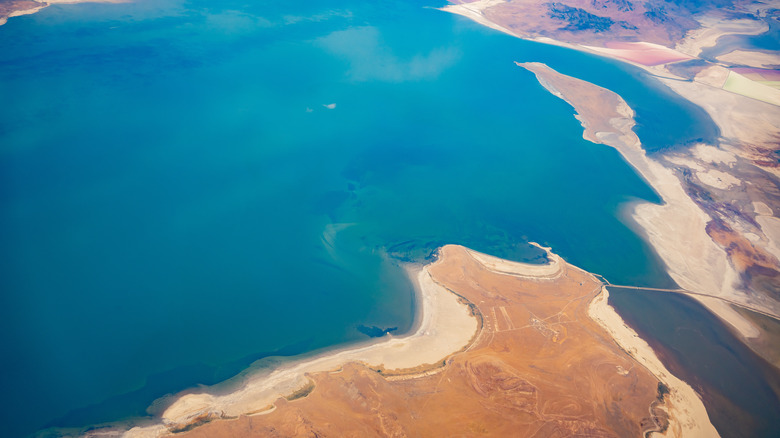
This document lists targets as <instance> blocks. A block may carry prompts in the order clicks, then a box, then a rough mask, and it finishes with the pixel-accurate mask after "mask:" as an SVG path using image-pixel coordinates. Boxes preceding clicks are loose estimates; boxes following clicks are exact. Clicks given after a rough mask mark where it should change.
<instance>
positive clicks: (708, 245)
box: [518, 63, 780, 337]
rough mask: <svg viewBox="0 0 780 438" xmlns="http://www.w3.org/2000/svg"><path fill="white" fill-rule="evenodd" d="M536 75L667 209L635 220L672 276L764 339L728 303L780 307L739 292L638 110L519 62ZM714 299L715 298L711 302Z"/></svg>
mask: <svg viewBox="0 0 780 438" xmlns="http://www.w3.org/2000/svg"><path fill="white" fill-rule="evenodd" d="M518 65H520V66H521V67H524V68H526V69H528V70H530V71H532V72H534V74H536V76H537V78H538V79H539V81H540V83H541V84H542V85H543V86H544V87H545V88H547V89H548V90H550V92H551V93H552V94H554V95H556V96H558V97H560V98H562V99H564V100H565V101H566V102H568V103H569V104H571V105H572V107H574V109H575V111H576V116H575V117H577V119H579V120H580V122H581V123H582V125H583V127H584V128H585V130H584V134H583V137H584V138H585V139H586V140H589V141H591V142H593V143H598V144H605V145H607V146H611V147H614V148H615V149H617V150H618V151H619V152H620V153H621V155H623V157H624V158H625V160H626V161H627V162H628V163H629V164H630V165H631V166H632V167H634V168H635V169H636V170H637V172H638V173H639V174H640V175H641V176H642V177H643V178H644V179H645V180H646V181H647V182H648V184H649V185H650V186H652V187H653V188H654V189H655V190H656V191H657V192H658V194H659V195H660V196H661V198H662V199H663V200H664V204H663V205H653V204H648V203H641V204H636V205H634V207H633V213H632V217H633V220H634V221H636V223H638V224H639V225H640V226H641V228H642V230H643V231H644V232H645V233H646V236H647V239H648V240H649V241H650V243H651V244H652V245H653V247H654V248H655V249H656V251H657V252H658V254H659V255H660V256H661V258H662V259H663V260H664V262H665V264H666V267H667V270H668V272H669V274H670V275H671V277H672V278H673V279H674V280H675V282H677V284H679V285H680V286H681V287H682V288H683V289H686V290H688V291H691V292H695V293H696V294H694V295H692V296H693V297H694V298H696V299H698V300H699V301H701V302H702V303H703V304H704V305H705V306H707V307H708V308H709V309H710V310H711V311H713V312H714V313H715V314H717V315H718V316H720V317H721V318H722V319H724V320H726V321H728V322H729V323H730V324H731V325H732V326H733V327H734V328H736V329H737V330H738V331H739V332H740V333H741V334H742V335H743V336H744V337H755V336H758V329H757V328H756V327H755V325H754V324H753V323H751V322H750V321H749V320H747V319H745V318H744V317H742V316H741V315H740V314H739V313H738V312H736V311H735V310H733V309H731V307H730V306H729V305H723V304H722V303H723V302H726V303H738V304H739V305H741V306H744V307H746V308H748V309H756V310H762V311H763V310H764V308H765V307H766V306H769V307H770V310H771V311H772V312H773V314H777V315H780V303H776V302H756V301H755V300H754V299H753V297H751V296H750V295H748V294H746V293H744V292H742V291H739V290H737V289H736V288H734V286H733V285H734V284H735V283H736V281H737V278H738V273H737V272H736V270H735V269H734V268H733V266H732V265H731V264H730V263H729V260H728V257H727V253H726V251H725V250H724V249H723V248H721V247H720V246H718V245H717V244H716V243H715V242H714V241H713V240H712V238H711V237H710V236H709V235H708V234H707V231H706V228H707V223H708V222H709V221H710V218H709V216H708V215H707V214H706V213H705V212H704V211H702V209H701V208H700V207H699V206H698V205H697V204H696V203H695V202H694V201H693V200H692V199H691V198H690V197H689V196H688V194H687V193H686V192H685V190H684V189H683V186H682V184H681V183H680V181H679V180H678V179H677V177H676V176H675V175H674V173H673V172H672V171H671V170H670V169H668V168H666V167H664V166H663V165H662V164H661V163H659V162H657V161H655V160H653V159H651V158H649V157H648V156H647V154H646V153H645V151H644V149H642V147H641V143H640V141H639V138H638V137H637V136H636V134H635V133H634V131H633V130H632V128H633V126H634V123H635V122H634V119H633V111H632V110H631V108H629V106H628V105H627V104H626V103H625V101H624V100H623V99H622V98H621V97H620V96H618V95H617V94H615V93H613V92H611V91H609V90H607V89H605V88H601V87H598V86H596V85H593V84H591V83H589V82H585V81H582V80H579V79H576V78H572V77H569V76H565V75H562V74H560V73H558V72H556V71H554V70H553V69H551V68H549V67H548V66H546V65H544V64H539V63H526V64H518ZM709 297H712V298H715V299H709Z"/></svg>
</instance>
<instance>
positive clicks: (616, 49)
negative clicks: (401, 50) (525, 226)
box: [443, 0, 780, 367]
mask: <svg viewBox="0 0 780 438" xmlns="http://www.w3.org/2000/svg"><path fill="white" fill-rule="evenodd" d="M451 3H453V4H451V5H449V6H447V7H444V8H443V10H445V11H448V12H451V13H455V14H459V15H462V16H464V17H467V18H469V19H471V20H474V21H476V22H477V23H480V24H483V25H485V26H488V27H491V28H494V29H497V30H500V31H502V32H505V33H508V34H510V35H514V36H516V37H518V38H523V39H528V40H533V41H537V42H542V43H547V44H554V45H559V46H565V47H569V48H572V49H574V50H580V51H586V52H590V53H593V54H596V55H599V56H605V57H609V58H612V59H616V60H620V61H622V62H625V63H629V64H632V65H634V66H636V67H638V68H641V69H643V70H645V71H646V72H648V73H650V74H651V75H652V76H654V77H656V78H657V79H658V80H659V81H661V82H662V83H663V84H665V85H666V86H668V87H669V88H670V89H671V90H672V91H674V92H676V93H677V94H678V95H680V96H682V97H683V98H685V99H688V100H689V101H691V102H693V103H694V104H696V105H698V106H700V107H701V108H703V109H704V110H705V111H706V112H707V113H708V114H709V115H710V117H711V118H712V120H713V121H714V122H715V123H716V125H717V126H718V128H719V129H720V134H721V137H720V138H719V139H717V141H716V142H715V143H714V144H704V143H702V144H698V145H692V147H691V148H689V149H677V150H670V151H662V152H658V153H655V154H653V156H652V157H648V156H646V154H644V152H642V148H641V145H640V143H639V139H637V138H636V136H635V135H634V134H633V132H631V127H632V126H633V120H632V119H633V117H632V111H631V109H630V108H628V107H627V106H626V105H625V103H624V102H623V103H621V102H618V101H617V100H613V101H612V102H608V101H609V100H610V99H609V98H607V97H606V95H602V94H600V93H599V92H596V91H594V90H593V89H592V90H590V91H587V92H585V91H584V90H585V89H586V88H587V84H585V83H582V82H579V83H576V84H574V83H573V82H570V81H569V82H567V81H563V82H567V83H559V84H557V86H549V85H551V82H552V81H551V80H550V79H549V78H550V76H549V75H540V74H537V77H538V78H539V80H540V82H542V84H543V85H545V86H547V88H548V89H549V90H550V91H552V92H554V93H555V94H556V95H558V96H559V97H564V99H565V100H567V101H569V102H570V103H572V105H573V106H574V107H575V110H576V117H577V118H578V119H580V120H581V121H583V125H585V128H586V129H585V133H584V136H585V138H586V139H588V140H590V141H593V142H594V143H600V144H606V145H609V146H612V147H615V148H617V149H618V150H619V151H620V152H621V154H622V155H623V156H624V157H625V159H626V160H627V161H628V162H629V164H631V165H632V166H633V167H634V168H635V169H636V170H637V172H638V173H639V174H641V175H642V176H643V177H644V178H645V180H646V181H647V182H648V183H649V184H650V185H651V186H653V187H654V188H655V189H656V190H657V191H658V192H659V194H660V195H661V196H662V197H663V198H664V202H665V204H664V205H662V206H655V205H650V204H641V205H636V206H633V207H632V215H631V216H632V217H633V222H634V223H635V224H636V227H637V231H638V232H641V233H643V234H644V235H645V236H646V238H647V240H648V242H649V243H650V244H651V245H652V246H653V248H654V249H655V251H656V252H657V253H658V254H659V255H660V256H661V258H662V259H663V260H664V262H665V263H666V265H667V268H668V270H669V272H670V275H671V276H672V277H673V278H674V279H675V281H677V282H678V284H679V285H680V286H681V287H683V288H685V289H689V290H696V291H697V293H700V295H698V296H696V299H698V300H699V301H701V302H702V303H704V304H705V305H706V306H707V307H708V308H709V309H710V310H711V311H713V312H715V313H716V314H717V315H718V316H719V317H721V318H722V319H723V320H724V321H726V322H728V323H729V324H730V325H731V326H732V327H733V328H734V329H735V331H737V332H738V333H739V334H740V335H741V336H742V338H743V340H744V341H745V342H746V343H747V344H748V345H749V346H750V347H751V348H753V349H754V351H756V352H757V353H758V354H760V355H762V356H763V357H765V358H767V359H768V360H770V361H772V363H774V364H775V365H776V366H778V367H780V360H778V359H777V358H778V357H780V354H778V349H777V347H776V345H777V342H776V341H773V339H775V338H774V337H773V335H772V333H773V332H776V331H777V330H776V328H780V295H778V292H777V291H778V290H780V258H779V257H778V255H777V253H778V250H777V248H780V244H778V242H777V240H778V239H780V235H779V234H778V232H777V229H778V226H777V220H776V216H773V215H772V214H770V215H767V214H763V213H760V212H758V211H757V210H755V209H754V206H755V205H758V204H760V205H767V206H768V208H769V210H770V211H773V212H778V211H780V164H778V160H777V153H778V151H779V150H780V144H778V142H777V138H778V137H780V89H778V85H777V84H778V82H777V80H778V79H777V78H779V77H780V71H778V70H767V69H760V68H754V67H767V66H772V65H774V64H773V63H774V61H775V60H776V59H778V56H780V53H778V52H776V51H775V52H773V51H767V50H763V51H761V52H746V51H745V50H741V49H740V48H738V47H737V48H734V47H732V48H731V53H728V54H726V55H723V56H720V57H719V60H718V59H715V60H713V59H705V58H702V56H703V55H702V53H703V52H704V51H705V49H707V48H708V47H712V46H714V45H716V44H718V40H719V38H720V37H722V36H725V35H745V36H750V35H758V34H760V33H762V32H765V31H766V30H767V29H768V26H767V24H766V20H769V19H771V18H768V17H769V16H770V15H771V14H772V13H774V12H773V11H774V9H773V8H777V7H778V4H777V2H757V1H751V0H737V1H734V2H731V3H730V4H729V5H728V6H726V7H723V6H714V5H710V4H701V5H699V6H697V7H696V8H690V9H688V6H686V5H685V4H673V3H669V2H662V1H660V0H658V1H656V0H652V1H647V2H644V3H642V4H639V3H638V2H612V1H601V0H595V1H585V0H567V1H564V2H559V3H549V2H543V1H536V2H535V1H530V2H529V1H519V0H480V1H475V2H471V1H467V0H451ZM669 8H673V9H674V10H672V9H669ZM746 66H747V67H746ZM537 70H539V69H537ZM539 71H541V70H539ZM539 71H537V73H539ZM545 76H546V77H545ZM583 92H585V95H587V96H589V97H590V98H592V99H593V100H592V101H590V102H588V101H587V99H577V97H576V96H577V95H578V93H583ZM562 94H565V96H563V95H562ZM617 99H619V96H618V97H617ZM620 100H621V101H622V99H620ZM575 101H576V102H575ZM609 108H612V110H609ZM589 126H590V128H589ZM670 146H673V145H670ZM702 151H708V152H707V153H703V154H702V153H699V152H702ZM715 156H717V157H718V158H717V159H713V157H715ZM724 156H725V157H726V158H723V157H724ZM735 304H738V305H739V306H742V307H743V308H748V309H752V310H751V311H743V310H739V311H737V310H735ZM753 311H755V312H753ZM758 314H763V315H767V316H771V318H770V319H769V320H764V319H761V318H760V317H758ZM751 315H755V316H757V317H753V316H751ZM758 321H763V323H762V324H770V325H772V326H777V327H774V328H768V329H766V330H764V329H763V328H759V326H760V325H762V324H759V323H757V322H758ZM767 321H774V322H771V323H767ZM775 340H776V339H775ZM771 345H775V347H771Z"/></svg>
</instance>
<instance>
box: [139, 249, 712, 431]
mask: <svg viewBox="0 0 780 438" xmlns="http://www.w3.org/2000/svg"><path fill="white" fill-rule="evenodd" d="M549 259H550V260H551V261H552V262H551V263H550V264H548V265H543V266H540V265H526V264H522V263H515V262H510V261H506V260H501V259H498V258H495V257H492V256H489V255H487V254H481V253H477V252H475V251H472V250H469V249H466V248H464V247H461V246H455V245H447V246H445V247H443V248H441V250H440V252H439V258H438V260H437V261H436V262H435V263H434V264H432V265H429V266H427V267H426V268H425V269H424V270H423V271H422V272H421V274H420V275H421V277H420V278H421V279H424V281H427V282H429V283H428V284H427V285H426V284H425V283H424V282H423V281H422V280H421V285H422V287H421V288H422V289H430V291H437V292H435V293H438V292H441V293H442V294H444V295H449V298H445V297H444V296H440V297H439V298H441V299H443V300H444V301H445V302H446V301H447V300H450V303H452V302H455V303H458V304H459V305H461V306H466V304H463V303H467V305H468V307H467V308H466V307H458V310H457V312H459V315H460V316H458V317H457V318H458V319H459V320H460V321H461V322H460V323H461V324H463V323H466V326H465V327H462V328H461V329H462V333H463V335H466V334H469V335H470V334H474V330H475V329H476V335H475V336H473V337H471V338H470V341H469V342H468V343H467V345H466V346H465V348H459V344H460V342H461V341H460V340H462V339H464V338H463V337H461V338H459V339H460V340H459V341H458V342H451V343H450V344H449V347H448V348H447V349H448V350H449V352H448V353H447V354H448V356H447V359H445V360H444V361H443V363H442V364H441V365H439V366H436V367H435V368H429V369H427V370H423V369H420V368H412V369H411V370H406V371H404V370H397V371H396V372H394V373H387V372H384V370H379V371H378V370H377V369H376V368H375V367H373V366H372V365H369V363H371V362H372V360H373V362H374V363H376V361H377V360H376V359H371V357H370V355H371V354H374V353H376V352H378V351H381V353H379V354H380V356H381V357H383V359H382V361H383V362H384V363H385V364H388V363H393V364H395V365H396V366H412V365H416V364H419V363H422V362H424V361H428V360H429V358H430V357H433V356H441V354H442V353H444V350H440V352H439V353H437V354H433V355H428V356H417V357H415V358H414V359H413V360H411V361H410V360H409V355H408V352H405V353H403V354H402V356H403V358H402V362H400V363H397V362H393V360H394V359H392V358H391V356H392V353H390V351H389V350H388V348H387V347H383V346H382V345H385V344H388V345H389V344H391V343H392V342H394V340H392V341H387V342H385V343H383V344H377V345H376V346H371V347H367V348H361V349H358V350H351V351H344V352H338V353H334V354H331V355H326V356H323V357H321V358H317V359H315V360H313V361H309V362H305V363H300V364H296V365H294V366H291V367H286V368H283V369H280V370H278V371H275V372H274V373H272V374H270V375H268V376H266V377H264V378H262V379H259V380H257V381H253V382H250V383H249V384H248V385H247V387H246V388H245V389H243V390H241V391H239V392H238V393H236V394H232V395H229V396H226V397H224V398H222V399H219V400H218V399H216V398H209V399H208V400H206V399H205V398H204V397H201V398H197V399H196V398H193V397H189V398H185V399H182V400H180V401H179V402H177V403H176V404H175V405H174V406H173V407H172V408H171V409H169V410H168V411H167V412H166V417H167V418H168V422H167V423H166V424H165V425H160V426H158V427H157V428H150V429H145V430H141V429H137V430H133V431H130V433H128V436H161V435H165V434H167V433H169V430H170V428H171V427H172V426H174V425H175V427H180V428H181V427H182V426H184V427H185V428H186V424H187V423H186V421H190V422H193V425H195V424H199V422H200V423H204V422H205V420H208V419H212V418H216V417H219V418H220V419H219V420H217V421H210V422H208V423H207V424H202V425H198V426H197V427H193V428H192V429H191V430H189V431H186V432H184V433H181V435H182V436H186V437H228V436H247V435H250V434H251V435H260V436H361V437H371V436H458V435H481V434H484V435H488V436H529V437H532V436H533V437H549V436H572V435H583V436H601V437H622V436H640V435H642V436H656V435H659V436H675V437H679V436H686V437H688V436H693V437H697V436H702V437H713V436H717V432H716V431H715V429H714V428H713V426H712V424H711V423H710V421H709V418H708V416H707V412H706V410H705V409H704V406H703V404H702V402H701V400H700V399H699V398H698V397H697V396H696V394H695V392H694V391H693V389H691V387H690V386H688V385H686V384H685V383H684V382H682V381H680V380H679V379H676V378H675V377H674V376H672V375H671V374H670V373H669V372H668V371H667V370H666V369H665V368H664V366H663V365H662V364H661V362H660V361H659V360H658V358H657V357H656V356H655V354H654V353H653V351H652V350H651V349H650V347H649V346H648V345H647V344H646V343H645V342H644V341H642V340H641V339H640V338H639V337H638V336H637V334H636V333H634V332H633V331H632V330H631V329H630V328H628V327H627V326H626V325H625V323H624V322H623V321H622V320H621V319H620V317H619V316H618V315H617V313H615V311H614V310H613V309H612V308H611V307H610V306H609V305H608V303H607V292H606V290H604V288H603V285H602V283H601V282H600V281H599V280H598V279H597V278H596V277H595V276H593V275H591V274H589V273H587V272H585V271H582V270H580V269H578V268H577V267H575V266H572V265H569V264H567V263H566V262H565V261H563V260H562V259H560V258H559V257H557V256H556V255H554V254H552V253H550V257H549ZM434 285H435V286H434ZM425 293H428V292H425ZM437 299H438V298H437ZM451 305H453V306H454V304H451ZM429 311H433V312H437V311H438V310H437V307H436V306H427V307H425V312H429ZM423 319H424V318H423ZM422 325H423V326H424V325H425V324H422ZM434 326H437V327H438V324H434ZM452 328H454V327H451V328H450V329H452ZM414 336H415V337H417V339H424V338H427V339H428V341H434V342H433V343H429V344H427V345H434V344H438V343H439V341H440V339H442V338H441V337H440V336H441V333H440V332H437V331H436V330H433V329H428V330H422V329H421V330H418V331H417V332H416V333H415V335H414ZM410 342H411V341H410ZM442 342H445V343H447V342H448V341H447V340H446V339H442ZM372 352H373V353H372ZM414 361H416V363H415V362H414ZM385 368H387V366H386V367H385ZM304 370H305V372H304ZM420 371H423V372H420ZM293 375H295V376H297V377H293ZM281 376H284V377H281ZM280 377H281V378H280ZM281 380H284V381H287V382H290V383H289V384H284V385H280V383H279V382H281ZM299 380H301V381H300V382H299V383H298V381H299ZM293 382H296V383H295V384H293ZM271 386H274V387H276V388H277V389H275V390H273V391H270V392H264V391H267V389H264V388H269V387H271ZM298 387H302V388H303V389H302V390H297V388H298ZM249 392H251V393H253V395H251V396H249V397H247V395H246V394H248V393H249ZM271 392H272V393H273V394H274V396H275V397H276V398H275V399H274V398H271V396H270V395H268V396H266V395H263V394H270V393H271ZM283 396H286V397H283ZM239 399H242V400H250V399H251V400H252V401H251V402H246V401H243V402H238V400H239ZM206 404H208V405H209V406H211V408H209V409H205V408H204V406H205V405H206ZM207 412H208V413H213V414H219V415H217V416H215V417H212V418H206V417H202V416H201V417H198V415H196V413H201V414H200V415H203V413H207ZM173 416H176V417H177V419H178V420H180V421H185V422H183V423H174V422H171V420H172V417H173ZM199 418H200V420H199Z"/></svg>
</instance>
